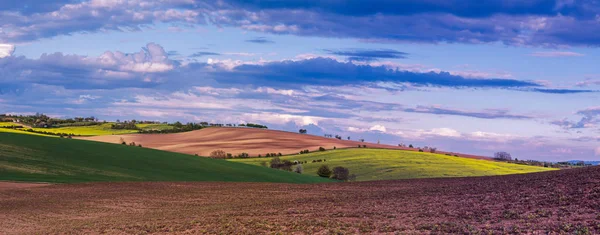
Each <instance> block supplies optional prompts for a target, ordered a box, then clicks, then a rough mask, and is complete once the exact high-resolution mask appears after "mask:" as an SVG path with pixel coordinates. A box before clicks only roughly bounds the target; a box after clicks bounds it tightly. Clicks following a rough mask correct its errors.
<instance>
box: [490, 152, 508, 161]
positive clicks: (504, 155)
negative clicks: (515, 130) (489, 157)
mask: <svg viewBox="0 0 600 235" xmlns="http://www.w3.org/2000/svg"><path fill="white" fill-rule="evenodd" d="M494 159H496V160H500V161H511V160H512V157H511V156H510V153H507V152H496V153H495V154H494Z"/></svg>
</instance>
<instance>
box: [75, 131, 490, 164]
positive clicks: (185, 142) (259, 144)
mask: <svg viewBox="0 0 600 235" xmlns="http://www.w3.org/2000/svg"><path fill="white" fill-rule="evenodd" d="M121 138H123V139H124V140H125V141H126V142H128V143H129V142H135V143H141V144H142V145H144V146H146V147H149V148H154V149H160V150H165V151H173V152H179V153H186V154H198V155H200V156H209V155H210V153H211V152H212V151H215V150H223V151H225V152H227V153H231V154H233V155H238V154H240V153H243V152H245V153H248V154H249V155H250V156H253V157H256V156H258V155H259V154H260V155H262V156H264V155H265V154H267V153H282V154H296V153H299V152H300V151H302V150H305V149H308V150H309V151H317V150H319V147H324V148H326V149H333V147H336V148H338V149H339V148H355V147H357V146H358V145H367V147H369V148H382V149H404V150H412V151H415V150H416V149H409V148H403V147H398V146H391V145H384V144H373V143H363V142H358V141H349V140H338V139H335V138H325V137H321V136H314V135H307V134H298V133H292V132H286V131H276V130H267V129H258V128H239V127H238V128H229V127H211V128H205V129H202V130H196V131H189V132H182V133H174V134H125V135H105V136H93V137H82V138H81V139H85V140H93V141H100V142H107V143H120V141H121ZM460 156H461V157H466V158H476V159H489V158H486V157H482V156H475V155H468V154H460Z"/></svg>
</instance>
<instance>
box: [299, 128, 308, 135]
mask: <svg viewBox="0 0 600 235" xmlns="http://www.w3.org/2000/svg"><path fill="white" fill-rule="evenodd" d="M298 133H300V134H306V133H307V131H306V129H300V130H298Z"/></svg>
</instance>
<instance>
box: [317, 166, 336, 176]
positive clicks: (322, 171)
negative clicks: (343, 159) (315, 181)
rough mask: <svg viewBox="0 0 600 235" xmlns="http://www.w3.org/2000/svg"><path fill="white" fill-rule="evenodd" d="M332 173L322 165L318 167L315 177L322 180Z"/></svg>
mask: <svg viewBox="0 0 600 235" xmlns="http://www.w3.org/2000/svg"><path fill="white" fill-rule="evenodd" d="M332 173H333V172H332V171H331V170H330V169H329V167H328V166H327V165H322V166H321V167H319V170H317V175H319V176H321V177H324V178H329V177H331V174H332Z"/></svg>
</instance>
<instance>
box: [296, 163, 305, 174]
mask: <svg viewBox="0 0 600 235" xmlns="http://www.w3.org/2000/svg"><path fill="white" fill-rule="evenodd" d="M294 172H296V173H298V174H302V173H304V167H302V164H298V165H296V167H295V168H294Z"/></svg>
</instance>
